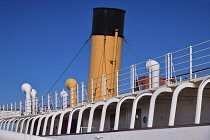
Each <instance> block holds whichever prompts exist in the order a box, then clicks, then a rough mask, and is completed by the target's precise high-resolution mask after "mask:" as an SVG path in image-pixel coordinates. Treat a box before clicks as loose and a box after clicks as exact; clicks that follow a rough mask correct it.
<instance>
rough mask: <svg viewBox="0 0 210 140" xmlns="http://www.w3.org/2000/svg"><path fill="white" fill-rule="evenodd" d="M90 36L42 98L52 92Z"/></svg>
mask: <svg viewBox="0 0 210 140" xmlns="http://www.w3.org/2000/svg"><path fill="white" fill-rule="evenodd" d="M90 38H91V36H90V37H89V38H88V39H87V40H86V42H85V43H84V45H83V46H82V47H81V49H80V50H79V51H78V53H77V54H76V55H75V57H74V58H73V59H72V61H71V62H70V63H69V64H68V66H67V67H66V68H65V70H64V71H63V72H62V74H61V75H60V76H59V77H58V79H57V80H56V81H55V83H54V84H53V85H52V86H51V88H50V89H49V90H48V91H47V93H46V94H45V95H44V97H45V96H46V95H47V94H48V93H49V92H50V91H51V90H52V88H53V87H54V86H55V85H56V84H57V82H58V81H59V80H60V79H61V77H62V76H63V75H64V73H65V72H66V71H67V70H68V68H69V67H70V66H71V64H72V63H73V62H74V60H75V59H76V58H77V56H78V55H79V54H80V52H81V51H82V50H83V48H84V47H85V45H86V44H87V43H88V41H89V40H90Z"/></svg>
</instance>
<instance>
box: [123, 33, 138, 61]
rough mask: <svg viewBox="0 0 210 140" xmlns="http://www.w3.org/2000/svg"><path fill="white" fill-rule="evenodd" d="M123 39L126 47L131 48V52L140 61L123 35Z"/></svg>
mask: <svg viewBox="0 0 210 140" xmlns="http://www.w3.org/2000/svg"><path fill="white" fill-rule="evenodd" d="M123 40H124V42H125V43H126V44H127V45H128V47H130V48H131V51H132V52H133V54H134V55H135V57H136V58H137V59H138V61H139V62H141V61H140V58H139V57H138V55H137V54H136V51H135V50H134V49H133V48H132V47H131V46H130V44H129V43H128V41H127V40H126V39H125V37H123Z"/></svg>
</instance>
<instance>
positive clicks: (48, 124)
mask: <svg viewBox="0 0 210 140" xmlns="http://www.w3.org/2000/svg"><path fill="white" fill-rule="evenodd" d="M51 121H52V116H50V117H49V118H48V120H47V127H46V133H45V135H49V133H50V126H51Z"/></svg>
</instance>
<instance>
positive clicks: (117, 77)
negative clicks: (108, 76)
mask: <svg viewBox="0 0 210 140" xmlns="http://www.w3.org/2000/svg"><path fill="white" fill-rule="evenodd" d="M116 82H117V83H116V88H117V89H116V93H117V97H118V95H119V70H117V71H116Z"/></svg>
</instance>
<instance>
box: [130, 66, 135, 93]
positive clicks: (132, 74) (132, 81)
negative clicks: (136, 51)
mask: <svg viewBox="0 0 210 140" xmlns="http://www.w3.org/2000/svg"><path fill="white" fill-rule="evenodd" d="M130 73H131V77H130V79H131V90H132V94H134V88H135V87H134V82H135V81H134V80H135V79H134V76H135V65H132V66H131V69H130Z"/></svg>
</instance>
